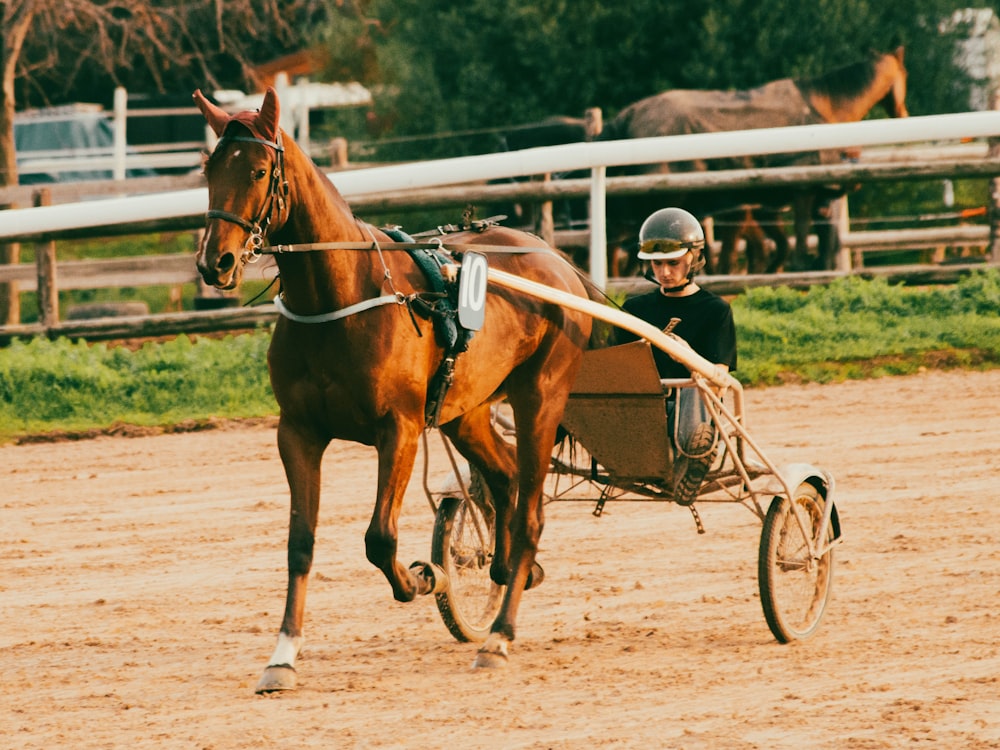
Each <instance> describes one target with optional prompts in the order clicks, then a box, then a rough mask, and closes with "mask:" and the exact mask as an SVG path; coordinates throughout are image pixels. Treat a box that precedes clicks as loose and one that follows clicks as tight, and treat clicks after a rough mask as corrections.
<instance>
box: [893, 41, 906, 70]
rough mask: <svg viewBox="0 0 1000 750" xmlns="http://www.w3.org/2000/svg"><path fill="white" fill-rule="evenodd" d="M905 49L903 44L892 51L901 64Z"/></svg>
mask: <svg viewBox="0 0 1000 750" xmlns="http://www.w3.org/2000/svg"><path fill="white" fill-rule="evenodd" d="M904 51H905V50H904V48H903V45H902V44H901V45H899V46H898V47H896V49H895V50H894V51H893V53H892V54H894V55H895V56H896V59H897V60H899V64H900V65H902V64H903V52H904Z"/></svg>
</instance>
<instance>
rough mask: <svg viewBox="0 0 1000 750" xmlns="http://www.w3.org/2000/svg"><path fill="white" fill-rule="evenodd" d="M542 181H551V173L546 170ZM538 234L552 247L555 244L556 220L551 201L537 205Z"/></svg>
mask: <svg viewBox="0 0 1000 750" xmlns="http://www.w3.org/2000/svg"><path fill="white" fill-rule="evenodd" d="M542 182H552V175H551V174H550V173H549V172H546V173H545V174H544V175H542ZM539 214H540V215H539V217H538V234H539V235H540V236H541V238H542V239H543V240H545V241H546V242H547V243H548V244H550V245H552V247H555V246H556V222H555V219H554V218H553V216H552V201H542V204H541V206H539Z"/></svg>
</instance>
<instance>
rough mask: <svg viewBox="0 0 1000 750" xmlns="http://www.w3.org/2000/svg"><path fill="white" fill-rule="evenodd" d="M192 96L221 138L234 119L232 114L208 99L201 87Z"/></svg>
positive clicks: (210, 125)
mask: <svg viewBox="0 0 1000 750" xmlns="http://www.w3.org/2000/svg"><path fill="white" fill-rule="evenodd" d="M192 98H193V99H194V101H195V104H197V105H198V109H200V110H201V113H202V114H203V115H205V119H206V120H208V126H209V127H210V128H212V130H213V132H214V133H215V134H216V135H217V136H219V137H220V138H221V137H222V134H223V133H224V132H225V130H226V126H227V125H228V124H229V123H230V122H231V121H232V119H233V118H232V116H231V115H230V114H229V113H228V112H226V111H225V110H223V109H222V107H218V106H216V105H215V104H212V102H210V101H209V100H208V99H206V98H205V96H204V94H202V93H201V89H197V90H196V91H195V92H194V96H193V97H192Z"/></svg>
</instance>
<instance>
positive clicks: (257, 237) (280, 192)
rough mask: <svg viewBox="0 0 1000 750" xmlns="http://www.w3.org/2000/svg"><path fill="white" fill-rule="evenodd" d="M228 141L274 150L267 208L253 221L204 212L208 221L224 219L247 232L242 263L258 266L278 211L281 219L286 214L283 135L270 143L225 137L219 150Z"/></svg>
mask: <svg viewBox="0 0 1000 750" xmlns="http://www.w3.org/2000/svg"><path fill="white" fill-rule="evenodd" d="M229 141H239V142H243V143H259V144H261V145H262V146H267V147H268V148H271V149H273V150H274V164H273V166H272V167H271V182H270V185H268V189H267V198H266V202H265V204H264V205H263V206H262V207H261V209H260V212H259V213H258V214H257V216H256V217H255V218H254V219H251V220H250V221H247V220H246V219H244V218H243V217H242V216H239V215H238V214H234V213H231V212H230V211H221V210H219V209H215V208H212V209H209V210H208V211H206V212H205V220H206V221H208V220H211V219H222V220H223V221H228V222H229V223H231V224H236V225H237V226H239V227H242V228H243V229H245V230H246V231H247V233H248V237H247V241H246V242H245V243H244V245H243V255H242V256H241V258H240V260H241V261H244V262H248V263H253V262H255V261H256V260H257V259H258V258H259V257H260V250H261V248H262V247H264V235H266V234H267V229H268V227H269V226H270V225H271V219H272V217H273V216H274V211H275V208H277V211H278V217H279V218H280V216H281V212H283V211H284V210H285V207H286V206H285V198H286V197H287V196H288V180H286V179H285V147H284V146H283V145H282V143H281V132H280V131H279V132H278V136H277V140H275V141H269V140H266V139H264V138H257V137H254V136H248V135H223V136H222V138H220V139H219V142H218V143H217V144H216V146H215V147H216V148H219V147H220V146H222V145H223V144H224V143H226V142H229Z"/></svg>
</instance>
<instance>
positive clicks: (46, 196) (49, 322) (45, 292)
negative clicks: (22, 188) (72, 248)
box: [34, 188, 59, 328]
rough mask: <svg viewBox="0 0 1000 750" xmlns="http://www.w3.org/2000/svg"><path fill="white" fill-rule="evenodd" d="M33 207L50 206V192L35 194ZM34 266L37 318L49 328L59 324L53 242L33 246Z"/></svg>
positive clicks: (42, 191)
mask: <svg viewBox="0 0 1000 750" xmlns="http://www.w3.org/2000/svg"><path fill="white" fill-rule="evenodd" d="M34 204H35V207H36V208H38V207H39V206H51V205H52V191H51V190H50V189H49V188H42V189H41V190H39V191H38V192H37V193H35V200H34ZM35 265H36V266H37V268H38V318H39V320H40V322H41V324H42V325H43V326H45V327H46V328H51V327H52V326H54V325H56V324H57V323H58V322H59V287H58V285H57V284H56V243H55V240H49V241H48V242H39V243H37V244H36V245H35Z"/></svg>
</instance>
